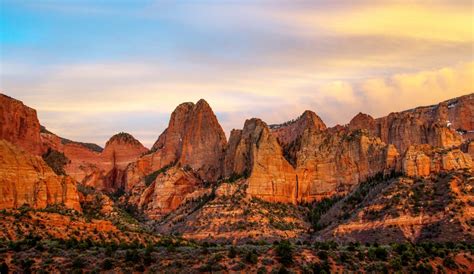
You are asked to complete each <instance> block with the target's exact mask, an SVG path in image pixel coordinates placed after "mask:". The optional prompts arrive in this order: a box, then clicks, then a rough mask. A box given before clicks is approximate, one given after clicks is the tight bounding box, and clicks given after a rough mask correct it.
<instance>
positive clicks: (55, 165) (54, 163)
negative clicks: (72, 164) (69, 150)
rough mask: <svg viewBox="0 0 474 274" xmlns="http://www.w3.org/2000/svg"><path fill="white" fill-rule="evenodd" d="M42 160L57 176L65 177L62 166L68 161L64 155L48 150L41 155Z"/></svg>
mask: <svg viewBox="0 0 474 274" xmlns="http://www.w3.org/2000/svg"><path fill="white" fill-rule="evenodd" d="M42 157H43V160H44V161H45V162H46V164H48V166H49V167H51V169H52V170H53V171H54V173H56V174H57V175H66V172H65V171H64V166H65V165H67V164H68V163H69V159H68V158H67V157H66V155H64V153H62V152H59V151H57V150H54V149H51V148H49V149H48V151H47V152H46V153H44V154H43V155H42Z"/></svg>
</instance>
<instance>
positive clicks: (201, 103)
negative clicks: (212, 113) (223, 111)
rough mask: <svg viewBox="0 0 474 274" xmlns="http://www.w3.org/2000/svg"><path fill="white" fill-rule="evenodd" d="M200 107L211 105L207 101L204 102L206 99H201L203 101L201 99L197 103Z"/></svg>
mask: <svg viewBox="0 0 474 274" xmlns="http://www.w3.org/2000/svg"><path fill="white" fill-rule="evenodd" d="M200 105H204V106H209V103H208V102H207V101H206V100H204V99H202V98H201V99H199V101H197V103H196V106H200Z"/></svg>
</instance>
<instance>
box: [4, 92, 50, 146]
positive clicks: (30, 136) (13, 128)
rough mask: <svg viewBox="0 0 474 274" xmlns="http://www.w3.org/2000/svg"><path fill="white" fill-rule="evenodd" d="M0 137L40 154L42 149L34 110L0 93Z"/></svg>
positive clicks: (38, 124)
mask: <svg viewBox="0 0 474 274" xmlns="http://www.w3.org/2000/svg"><path fill="white" fill-rule="evenodd" d="M0 139H3V140H7V141H8V142H10V143H12V144H15V145H17V146H19V147H21V148H22V149H24V150H25V151H27V152H29V153H32V154H35V155H41V153H43V152H44V149H43V146H42V143H41V137H40V123H39V121H38V117H37V116H36V110H34V109H32V108H30V107H27V106H25V105H24V104H23V103H22V102H21V101H18V100H16V99H13V98H11V97H8V96H6V95H4V94H1V93H0Z"/></svg>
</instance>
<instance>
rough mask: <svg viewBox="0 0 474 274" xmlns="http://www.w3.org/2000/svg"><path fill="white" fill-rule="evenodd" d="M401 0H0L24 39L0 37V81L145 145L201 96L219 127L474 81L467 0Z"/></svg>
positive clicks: (341, 110) (429, 99)
mask: <svg viewBox="0 0 474 274" xmlns="http://www.w3.org/2000/svg"><path fill="white" fill-rule="evenodd" d="M454 2H456V3H454ZM402 3H403V1H398V0H394V1H377V3H375V2H374V1H368V0H367V1H366V0H364V1H345V0H341V1H319V0H318V1H284V0H282V1H258V2H256V1H237V2H235V1H232V2H229V1H224V2H223V1H214V0H211V1H204V2H203V1H199V3H197V2H170V1H154V2H147V4H140V3H138V4H132V5H130V6H129V5H126V4H124V5H118V6H114V7H113V8H109V7H108V5H101V4H97V5H94V4H92V3H89V2H87V1H86V2H83V3H82V2H81V3H73V4H63V3H62V2H61V3H60V2H54V1H49V2H48V3H46V4H35V3H34V4H32V3H29V4H28V3H23V4H17V3H16V2H15V1H9V2H8V3H7V4H6V5H5V9H4V10H3V11H2V12H3V13H4V14H5V15H6V16H0V24H2V23H4V22H3V21H2V20H4V21H5V22H6V23H7V24H4V25H3V26H5V29H7V30H8V31H7V33H9V32H10V33H18V35H20V36H21V37H22V39H21V41H15V43H9V41H6V40H2V39H3V38H2V37H0V50H1V52H0V54H1V58H0V66H1V68H0V90H2V91H3V92H5V93H7V94H8V95H10V96H13V97H16V98H18V99H20V100H23V101H24V102H25V103H26V104H28V105H30V106H32V107H34V108H35V109H37V110H38V113H39V116H40V119H41V122H42V123H43V124H44V125H46V126H47V127H49V128H51V130H53V131H55V132H57V133H58V134H60V135H63V136H65V137H67V138H71V139H77V140H80V141H93V142H98V143H99V144H103V143H105V141H106V140H107V139H108V136H111V135H112V134H114V133H116V132H117V131H122V130H123V131H130V132H131V133H132V134H134V135H136V137H137V138H138V139H140V140H142V141H143V142H144V143H145V144H146V145H151V144H152V143H153V141H154V139H155V138H156V137H157V136H158V135H159V134H160V133H161V131H162V130H163V129H164V128H165V127H166V125H167V122H168V117H169V114H170V113H171V112H172V111H173V109H174V107H175V106H176V105H178V104H180V103H181V102H185V101H193V102H196V101H197V100H199V99H200V98H205V99H206V100H207V101H208V102H209V103H210V105H211V106H212V107H213V109H214V111H215V112H216V113H217V115H218V118H219V120H220V122H221V124H222V125H223V127H224V129H225V131H226V132H227V133H228V132H229V130H230V129H232V128H241V127H242V125H243V122H244V120H245V119H247V118H251V117H259V118H262V119H263V120H265V121H266V122H268V123H269V124H271V123H279V122H283V121H286V120H290V119H293V118H295V117H297V116H298V115H300V114H301V113H302V112H303V111H304V110H305V109H311V110H314V111H316V112H317V113H318V114H319V115H320V116H321V117H322V118H323V119H324V120H325V122H326V123H327V124H328V125H334V124H336V123H341V124H344V123H347V122H348V121H349V120H350V119H351V118H352V117H353V116H354V115H355V114H356V113H357V112H359V111H363V112H368V113H369V114H372V115H374V116H381V115H386V114H387V113H388V112H390V111H400V110H403V109H407V108H411V107H415V106H418V105H426V104H432V103H436V102H438V101H442V100H445V99H447V98H450V97H455V96H458V95H462V94H466V93H470V92H473V87H472V85H473V82H474V80H473V75H474V73H473V69H472V67H473V64H472V60H473V59H474V58H473V55H472V44H473V37H474V35H473V29H472V19H471V8H472V3H471V1H465V2H463V1H440V0H437V1H430V3H427V2H426V1H410V3H404V4H402ZM88 10H90V11H92V12H88ZM8 15H9V16H8ZM20 23H21V24H20ZM8 26H15V27H14V28H13V27H11V28H8ZM6 37H7V38H8V35H7V36H6ZM10 42H11V41H10Z"/></svg>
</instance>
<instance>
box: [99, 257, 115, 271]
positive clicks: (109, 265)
mask: <svg viewBox="0 0 474 274" xmlns="http://www.w3.org/2000/svg"><path fill="white" fill-rule="evenodd" d="M113 267H114V261H113V260H112V259H110V258H107V259H105V260H104V261H103V262H102V269H103V270H110V269H112V268H113Z"/></svg>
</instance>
